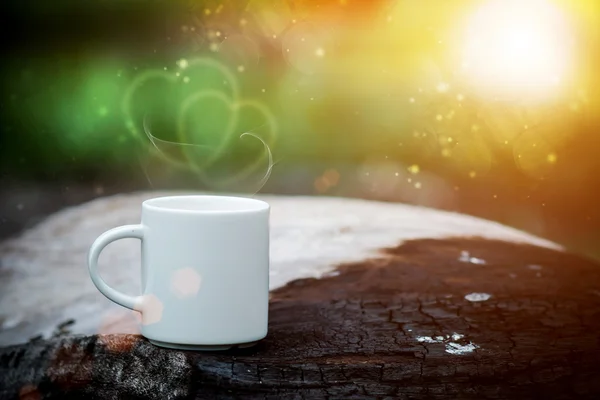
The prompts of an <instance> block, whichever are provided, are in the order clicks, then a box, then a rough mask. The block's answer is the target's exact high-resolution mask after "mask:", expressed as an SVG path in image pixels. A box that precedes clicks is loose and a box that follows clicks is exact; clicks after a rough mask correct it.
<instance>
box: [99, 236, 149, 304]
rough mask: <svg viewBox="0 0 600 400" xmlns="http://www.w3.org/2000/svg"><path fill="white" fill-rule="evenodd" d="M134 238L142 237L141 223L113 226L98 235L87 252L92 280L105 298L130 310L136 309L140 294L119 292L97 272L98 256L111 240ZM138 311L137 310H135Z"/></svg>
mask: <svg viewBox="0 0 600 400" xmlns="http://www.w3.org/2000/svg"><path fill="white" fill-rule="evenodd" d="M125 238H134V239H140V240H142V239H143V238H144V226H143V225H123V226H119V227H118V228H113V229H111V230H109V231H106V232H104V233H103V234H102V235H100V236H99V237H98V238H97V239H96V240H95V241H94V243H93V244H92V246H91V247H90V251H89V253H88V268H89V270H90V277H91V278H92V282H94V285H96V287H97V288H98V290H99V291H100V293H102V294H103V295H104V296H106V298H108V299H109V300H111V301H114V302H115V303H117V304H120V305H122V306H123V307H127V308H129V309H131V310H136V305H137V304H138V302H139V301H140V300H141V296H129V295H126V294H124V293H121V292H119V291H117V290H115V289H113V288H111V287H110V286H108V285H107V284H106V282H104V280H103V279H102V278H101V277H100V275H99V274H98V257H100V253H101V252H102V250H104V248H105V247H106V246H107V245H108V244H109V243H111V242H114V241H115V240H119V239H125ZM136 311H139V310H136Z"/></svg>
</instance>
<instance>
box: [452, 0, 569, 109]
mask: <svg viewBox="0 0 600 400" xmlns="http://www.w3.org/2000/svg"><path fill="white" fill-rule="evenodd" d="M464 43H465V47H464V53H463V68H464V72H465V74H466V76H467V77H468V80H469V81H470V82H471V84H473V85H474V86H475V88H476V89H477V90H480V91H482V92H484V93H485V94H488V95H493V96H496V97H506V96H509V97H521V98H524V97H540V96H542V97H548V96H550V95H552V94H554V93H556V92H557V91H558V89H559V88H560V86H561V84H562V83H563V82H564V79H565V78H566V74H567V73H568V69H569V66H570V62H571V60H572V54H571V45H572V43H571V39H570V30H569V27H568V23H567V19H566V17H565V15H564V13H562V12H561V10H560V9H559V8H558V7H557V6H555V5H553V4H552V3H550V2H548V1H546V0H490V1H488V2H486V3H484V4H483V5H481V6H480V7H479V8H478V9H477V10H475V12H474V13H473V14H472V15H471V17H470V20H469V22H468V24H467V29H466V38H465V41H464Z"/></svg>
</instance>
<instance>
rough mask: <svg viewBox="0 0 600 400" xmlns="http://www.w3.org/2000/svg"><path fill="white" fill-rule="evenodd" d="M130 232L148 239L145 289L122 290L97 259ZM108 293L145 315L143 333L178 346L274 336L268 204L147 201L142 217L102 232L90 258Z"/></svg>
mask: <svg viewBox="0 0 600 400" xmlns="http://www.w3.org/2000/svg"><path fill="white" fill-rule="evenodd" d="M123 238H137V239H140V240H141V242H142V246H141V247H142V295H140V296H130V295H126V294H124V293H121V292H119V291H117V290H115V289H113V288H111V287H110V286H108V285H107V284H106V282H104V280H103V279H102V278H101V277H100V275H98V271H97V264H98V257H99V255H100V252H101V251H102V249H103V248H104V247H105V246H106V245H108V244H109V243H111V242H113V241H115V240H118V239H123ZM88 266H89V270H90V276H91V278H92V281H93V282H94V284H95V285H96V287H97V288H98V290H100V292H101V293H102V294H104V295H105V296H106V297H107V298H108V299H110V300H112V301H114V302H115V303H117V304H120V305H122V306H123V307H127V308H130V309H132V310H136V311H139V312H140V313H141V314H142V335H144V336H145V337H146V338H148V339H149V340H150V341H151V342H152V343H154V344H156V345H158V346H163V347H170V348H177V349H190V350H194V349H201V350H203V349H205V350H221V349H227V348H230V347H233V346H235V345H237V346H240V347H244V346H251V345H252V344H255V343H256V342H257V341H259V340H260V339H262V338H264V337H265V336H266V335H267V325H268V309H269V205H268V204H267V203H265V202H264V201H260V200H255V199H249V198H242V197H225V196H171V197H159V198H154V199H150V200H146V201H144V202H143V204H142V222H141V224H139V225H125V226H121V227H118V228H114V229H111V230H109V231H107V232H105V233H103V234H102V235H101V236H100V237H98V239H96V241H95V242H94V243H93V244H92V246H91V248H90V252H89V256H88Z"/></svg>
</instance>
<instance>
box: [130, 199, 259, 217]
mask: <svg viewBox="0 0 600 400" xmlns="http://www.w3.org/2000/svg"><path fill="white" fill-rule="evenodd" d="M202 200H204V201H206V200H219V201H227V202H230V203H232V204H231V207H226V208H210V207H206V208H202V207H198V208H195V207H189V206H188V207H185V206H183V205H173V203H174V202H178V201H187V202H189V201H192V202H198V203H199V202H200V201H202ZM156 203H158V204H156ZM160 203H166V204H160ZM187 204H189V203H187ZM269 208H270V206H269V203H267V202H266V201H263V200H258V199H253V198H249V197H241V196H219V195H173V196H161V197H153V198H151V199H147V200H144V201H143V202H142V209H145V210H149V211H157V212H167V213H178V214H205V215H209V214H245V213H253V212H260V211H266V210H269Z"/></svg>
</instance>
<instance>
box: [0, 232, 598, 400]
mask: <svg viewBox="0 0 600 400" xmlns="http://www.w3.org/2000/svg"><path fill="white" fill-rule="evenodd" d="M465 251H468V252H469V255H470V256H471V257H472V258H471V259H465V258H464V257H457V255H459V254H461V252H463V255H464V252H465ZM599 283H600V269H599V268H598V265H597V264H595V263H593V262H591V261H588V260H585V259H583V258H579V257H577V256H573V255H569V254H567V253H563V252H558V251H555V250H551V249H544V248H540V247H536V246H532V245H524V244H514V243H508V242H503V241H494V240H485V239H466V238H457V239H432V240H427V239H422V240H414V241H409V242H406V243H404V244H402V245H400V246H398V247H397V248H392V249H388V250H385V251H383V252H382V255H381V257H379V258H373V259H370V260H366V261H363V262H356V263H349V264H346V265H342V266H340V267H339V268H338V269H337V271H336V272H334V273H330V274H329V276H328V277H323V278H322V279H299V280H295V281H292V282H289V283H288V284H287V285H285V286H284V287H282V288H280V289H277V290H275V291H274V292H273V294H272V300H271V306H270V328H269V335H268V337H267V338H266V339H265V340H264V341H262V342H261V343H260V344H259V345H258V346H257V347H256V348H253V349H247V350H231V351H229V352H225V353H194V352H181V351H172V350H166V349H161V348H157V347H154V346H152V345H151V344H149V343H148V342H147V341H146V340H145V339H143V338H141V337H139V336H136V335H95V336H82V337H79V336H75V337H65V338H55V339H51V340H42V341H37V342H33V343H30V344H28V345H16V346H12V347H7V348H4V349H2V350H1V351H0V371H1V373H0V375H1V376H2V378H0V384H1V385H0V388H1V389H0V394H1V395H2V398H18V397H19V396H21V398H24V399H25V398H26V399H35V398H76V397H77V398H78V397H81V396H86V397H89V398H101V399H111V398H136V399H137V398H148V399H175V398H182V399H183V398H196V399H212V398H224V399H229V398H232V399H233V398H245V399H247V398H257V399H264V398H273V399H276V398H298V399H300V398H339V399H346V398H405V399H411V398H432V399H436V398H439V399H456V398H469V399H486V398H509V399H515V398H553V399H572V398H579V399H581V398H598V397H597V396H598V395H600V365H599V364H598V362H599V361H600V343H599V342H600V340H599V339H600V336H599V334H600V318H599V317H600V292H599V291H598V290H597V288H598V287H599ZM472 293H480V294H482V293H486V294H489V295H491V297H489V298H488V299H487V300H484V301H469V300H467V299H466V298H465V296H466V295H467V297H468V295H469V294H472ZM482 298H485V296H483V297H482V296H481V295H480V297H479V298H477V299H479V300H481V299H482Z"/></svg>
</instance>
